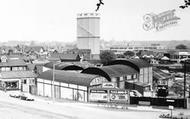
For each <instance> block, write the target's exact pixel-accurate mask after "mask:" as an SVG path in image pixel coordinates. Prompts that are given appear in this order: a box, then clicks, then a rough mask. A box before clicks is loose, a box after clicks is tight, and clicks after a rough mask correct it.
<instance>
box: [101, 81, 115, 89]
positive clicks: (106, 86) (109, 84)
mask: <svg viewBox="0 0 190 119" xmlns="http://www.w3.org/2000/svg"><path fill="white" fill-rule="evenodd" d="M102 88H115V84H114V83H111V82H109V83H102Z"/></svg>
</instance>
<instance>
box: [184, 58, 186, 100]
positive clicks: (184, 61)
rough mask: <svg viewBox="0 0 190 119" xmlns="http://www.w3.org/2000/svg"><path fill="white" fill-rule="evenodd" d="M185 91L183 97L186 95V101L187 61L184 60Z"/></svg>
mask: <svg viewBox="0 0 190 119" xmlns="http://www.w3.org/2000/svg"><path fill="white" fill-rule="evenodd" d="M183 68H184V87H183V88H184V90H183V93H184V94H183V95H184V99H185V97H186V94H185V92H186V60H184V67H183Z"/></svg>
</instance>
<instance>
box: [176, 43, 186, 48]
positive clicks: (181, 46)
mask: <svg viewBox="0 0 190 119" xmlns="http://www.w3.org/2000/svg"><path fill="white" fill-rule="evenodd" d="M175 49H187V46H186V45H183V44H179V45H177V46H176V47H175Z"/></svg>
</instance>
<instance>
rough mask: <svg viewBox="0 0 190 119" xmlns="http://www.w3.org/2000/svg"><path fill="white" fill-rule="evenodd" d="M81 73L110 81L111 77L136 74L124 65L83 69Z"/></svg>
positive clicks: (135, 71)
mask: <svg viewBox="0 0 190 119" xmlns="http://www.w3.org/2000/svg"><path fill="white" fill-rule="evenodd" d="M82 73H86V74H96V75H100V76H103V77H105V78H107V79H108V80H109V81H111V78H112V77H119V76H124V75H131V74H136V73H138V71H137V70H135V69H134V68H132V67H130V66H126V65H109V66H103V67H89V68H86V69H84V70H83V71H82Z"/></svg>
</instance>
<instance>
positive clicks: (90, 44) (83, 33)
mask: <svg viewBox="0 0 190 119" xmlns="http://www.w3.org/2000/svg"><path fill="white" fill-rule="evenodd" d="M77 47H78V49H90V50H91V59H99V54H100V15H99V14H98V13H81V14H78V15H77Z"/></svg>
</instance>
